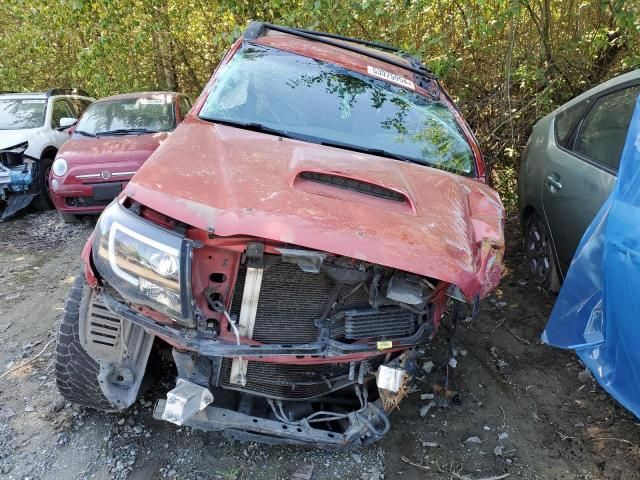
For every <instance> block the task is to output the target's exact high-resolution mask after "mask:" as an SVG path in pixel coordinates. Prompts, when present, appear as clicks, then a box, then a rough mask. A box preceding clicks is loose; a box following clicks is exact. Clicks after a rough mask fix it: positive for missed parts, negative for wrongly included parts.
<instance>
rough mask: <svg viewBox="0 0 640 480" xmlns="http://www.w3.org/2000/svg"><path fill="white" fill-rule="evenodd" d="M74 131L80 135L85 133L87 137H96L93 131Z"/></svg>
mask: <svg viewBox="0 0 640 480" xmlns="http://www.w3.org/2000/svg"><path fill="white" fill-rule="evenodd" d="M73 133H77V134H78V135H84V136H85V137H95V135H94V134H93V133H89V132H85V131H84V130H75V131H74V132H73Z"/></svg>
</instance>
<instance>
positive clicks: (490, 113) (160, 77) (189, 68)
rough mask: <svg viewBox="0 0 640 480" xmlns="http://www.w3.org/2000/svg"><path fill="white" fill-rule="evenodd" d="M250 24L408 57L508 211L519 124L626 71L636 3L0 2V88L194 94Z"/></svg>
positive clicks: (522, 128) (635, 49)
mask: <svg viewBox="0 0 640 480" xmlns="http://www.w3.org/2000/svg"><path fill="white" fill-rule="evenodd" d="M251 19H260V20H265V21H269V22H274V23H280V24H284V25H291V26H300V27H306V28H312V29H318V30H326V31H330V32H336V33H341V34H345V35H351V36H356V37H360V38H365V39H371V40H379V41H383V42H387V43H390V44H393V45H397V46H399V47H401V48H403V49H404V50H406V51H407V52H410V53H413V54H416V55H418V56H420V57H421V58H422V59H423V61H424V62H425V63H426V64H427V65H428V66H429V67H430V68H431V69H432V70H433V71H434V72H435V73H437V74H438V75H439V76H440V77H441V79H442V81H443V83H444V84H445V86H446V87H447V89H448V90H449V92H450V93H451V94H452V95H453V96H454V98H455V99H456V101H457V102H458V104H459V106H460V108H461V109H462V111H463V113H464V114H465V117H466V118H467V120H468V121H469V123H470V124H471V127H472V128H473V129H474V130H475V131H476V133H477V135H478V139H479V140H480V143H481V145H482V148H483V151H484V153H485V155H486V160H487V163H488V164H489V166H490V167H491V169H492V172H491V176H490V180H491V182H492V184H493V185H494V186H495V187H496V188H497V189H498V190H499V191H500V193H501V194H502V196H503V200H504V201H505V205H506V206H507V207H508V208H513V207H514V206H515V202H516V201H517V199H516V187H515V185H516V175H517V167H518V162H519V156H520V153H521V152H522V150H523V148H524V144H525V143H526V140H527V137H528V135H529V133H530V130H531V126H532V125H533V123H534V122H535V121H536V120H537V119H539V118H540V117H541V116H543V115H545V114H547V113H548V112H550V111H552V110H553V109H554V108H556V107H557V106H558V105H560V104H562V103H564V102H565V101H567V100H569V99H570V98H572V97H574V96H575V95H577V94H579V93H581V92H583V91H584V90H587V89H588V88H590V87H592V86H594V85H596V84H598V83H601V82H602V81H604V80H607V79H608V78H610V77H612V76H614V75H617V74H619V73H622V72H624V71H628V70H631V69H634V68H638V66H640V20H639V19H640V2H631V1H625V0H583V1H576V0H553V1H552V0H475V1H470V2H466V1H462V0H342V1H339V0H335V1H334V0H272V1H264V2H256V1H254V0H214V1H206V0H55V1H52V0H4V1H1V2H0V31H2V32H3V34H2V35H0V73H1V74H0V90H35V89H46V88H48V87H51V86H79V87H82V88H84V89H86V90H88V91H89V92H91V93H92V94H94V95H96V96H98V97H99V96H105V95H111V94H114V93H120V92H127V91H135V90H150V89H168V88H175V89H178V90H181V91H184V92H187V93H190V94H192V95H194V96H196V95H197V94H199V92H200V91H201V90H202V88H203V86H204V85H205V84H206V82H207V81H208V79H209V77H210V76H211V73H212V72H213V70H214V69H215V66H216V65H217V63H218V62H219V61H220V59H221V58H222V55H223V54H224V52H225V51H226V49H227V48H228V47H229V46H230V45H231V44H232V43H233V41H234V40H235V39H237V38H238V37H239V36H240V34H241V32H242V30H243V28H244V27H245V26H246V24H247V23H248V22H249V21H250V20H251Z"/></svg>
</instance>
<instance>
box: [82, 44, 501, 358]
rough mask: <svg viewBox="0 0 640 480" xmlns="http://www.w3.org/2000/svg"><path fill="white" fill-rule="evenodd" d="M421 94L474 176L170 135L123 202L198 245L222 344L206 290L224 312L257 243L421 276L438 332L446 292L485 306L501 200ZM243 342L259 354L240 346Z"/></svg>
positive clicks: (433, 88)
mask: <svg viewBox="0 0 640 480" xmlns="http://www.w3.org/2000/svg"><path fill="white" fill-rule="evenodd" d="M241 42H242V40H239V41H238V42H236V43H235V44H234V45H233V46H232V48H231V49H230V51H229V52H228V53H227V55H226V56H225V58H224V59H223V61H222V62H221V65H220V66H219V67H218V69H217V70H216V71H218V70H219V69H220V68H222V66H223V65H224V64H226V62H228V61H229V60H230V59H231V58H232V56H233V55H234V54H235V53H236V51H237V50H238V48H239V47H240V45H241ZM257 42H258V43H261V44H264V45H269V46H272V47H275V48H281V49H285V50H288V51H291V52H295V53H298V54H301V55H305V56H309V57H313V58H317V59H320V60H324V61H329V62H334V63H337V64H340V65H342V66H344V67H345V68H349V69H352V70H355V71H358V72H360V73H362V74H365V75H366V74H367V66H369V65H370V66H374V67H379V68H383V69H385V70H387V71H391V72H393V73H396V74H398V75H402V76H404V77H405V78H407V79H409V80H411V81H413V82H414V83H416V84H417V79H416V77H415V74H413V73H412V72H410V71H407V70H404V69H402V68H400V67H395V66H393V65H389V64H387V63H385V62H383V61H379V60H375V59H371V58H368V57H365V56H362V55H360V54H357V53H352V52H348V51H345V50H341V49H339V48H336V47H332V46H328V45H324V44H321V43H318V42H313V41H310V40H305V39H302V38H292V37H291V36H289V35H285V34H279V33H273V32H271V33H269V35H267V36H266V37H262V38H260V39H258V40H257ZM376 53H379V52H378V51H376ZM393 57H394V59H396V60H398V59H399V57H397V56H393ZM402 61H406V60H402ZM215 79H216V76H215V74H214V76H213V77H212V78H211V80H210V81H209V83H208V85H207V87H206V88H205V91H204V92H203V93H202V94H201V96H200V98H199V99H198V100H197V102H196V104H195V106H194V108H193V112H196V114H197V112H199V111H200V109H201V108H202V106H203V104H204V102H205V100H206V97H207V92H208V91H209V89H210V87H211V86H212V85H213V83H214V82H215ZM417 91H418V92H419V93H422V94H424V95H428V96H436V97H437V98H438V99H439V100H441V101H443V102H445V103H446V104H447V105H448V106H449V108H450V109H451V110H452V112H453V113H454V115H455V117H456V118H457V119H458V121H459V123H460V125H461V128H462V130H463V132H464V134H465V135H466V137H467V139H468V141H469V143H470V145H471V148H472V150H473V152H474V156H475V160H476V178H468V177H462V176H459V175H455V174H452V173H447V172H443V171H440V170H436V169H432V168H429V167H426V166H421V165H417V164H410V163H405V162H399V161H396V160H392V159H387V158H383V157H378V156H373V155H367V154H363V153H357V152H352V151H346V150H342V149H339V148H333V147H327V146H321V145H316V144H311V143H305V142H302V141H298V140H291V139H282V138H278V137H276V136H272V135H266V134H261V133H256V132H251V131H247V130H242V129H238V128H232V127H227V126H222V125H215V124H211V123H209V122H205V121H202V120H200V119H198V118H197V115H193V116H189V117H188V118H187V119H186V120H185V121H184V122H183V123H182V124H181V125H180V126H178V128H177V129H176V131H175V133H174V134H172V136H171V137H170V138H169V139H168V140H167V141H166V142H165V143H164V144H163V145H162V148H160V149H158V150H157V151H156V152H155V153H154V154H153V155H152V156H151V157H150V158H149V160H148V161H147V162H145V164H144V165H143V166H142V167H141V168H140V170H139V172H138V173H137V174H136V176H135V178H134V179H133V180H132V181H131V182H130V183H129V184H128V185H127V187H126V188H125V190H124V192H123V193H122V195H121V199H122V200H123V201H135V202H138V203H140V204H141V205H142V206H143V208H142V215H143V216H144V217H145V218H147V219H149V220H151V221H154V222H156V223H158V224H161V225H163V226H165V227H169V226H171V224H172V222H173V221H174V220H175V221H179V222H181V223H183V224H186V225H187V226H188V227H187V230H186V234H187V236H188V237H190V238H192V239H193V240H196V241H198V242H199V243H201V244H202V246H201V247H199V248H197V249H195V250H194V254H193V272H192V287H193V294H194V298H195V301H196V303H197V305H198V308H199V309H200V311H201V312H203V314H204V316H205V318H210V319H216V320H218V321H219V323H220V337H219V339H220V340H221V341H224V342H226V343H230V344H234V343H235V336H234V335H233V334H232V333H231V332H229V331H228V330H227V328H226V320H225V319H224V317H223V316H222V315H221V314H220V313H219V312H214V311H213V310H212V309H211V308H210V306H209V305H208V303H207V301H206V297H205V292H209V293H211V292H213V293H217V294H219V295H220V298H221V300H222V301H223V303H224V304H225V305H226V306H227V308H230V303H231V297H232V294H233V289H234V287H235V281H236V276H237V268H238V265H239V260H240V256H241V254H242V252H243V251H244V250H245V248H246V245H247V243H249V242H252V241H256V240H258V241H262V242H263V243H264V244H265V251H266V252H267V253H277V251H276V250H275V248H276V247H278V246H282V245H291V246H301V247H307V248H310V249H315V250H320V251H324V252H329V253H331V254H335V255H343V256H347V257H352V258H356V259H360V260H364V261H367V262H371V263H374V264H381V265H384V266H387V267H392V268H396V269H400V270H404V271H408V272H413V273H416V274H419V275H422V276H425V277H429V278H430V279H432V281H433V282H434V283H436V286H437V292H436V294H435V295H434V297H433V303H434V306H435V308H434V318H433V319H432V320H433V325H434V327H436V328H437V327H438V325H439V322H440V318H441V317H442V315H443V314H444V311H445V309H446V303H447V297H446V294H445V292H446V288H447V287H448V286H449V284H454V285H457V286H458V287H459V288H460V289H461V291H462V292H463V293H464V295H465V296H466V297H467V299H469V300H471V299H473V298H474V297H476V295H478V296H480V297H484V296H486V295H487V294H488V293H489V292H490V291H491V290H493V289H494V288H495V287H496V286H497V284H498V282H499V280H500V275H501V268H502V267H501V262H502V255H503V251H504V236H503V219H504V210H503V207H502V204H501V202H500V198H499V197H498V194H497V193H496V192H494V191H493V190H491V189H490V188H489V187H488V186H487V185H485V184H484V182H485V170H484V162H483V159H482V155H481V153H480V150H479V148H478V145H477V141H476V140H475V137H474V136H473V133H472V132H471V130H470V128H469V127H468V125H467V124H466V123H465V122H464V119H463V118H462V116H461V114H460V112H459V111H458V110H457V108H456V107H455V105H454V104H453V102H452V101H451V99H450V98H449V97H448V95H446V92H444V90H442V87H441V86H440V85H439V84H438V83H437V82H436V81H435V80H433V81H430V82H428V83H427V85H425V87H424V88H422V87H418V88H417ZM301 172H320V173H327V174H332V175H339V176H343V177H348V178H353V179H357V180H360V181H363V182H368V183H372V184H376V185H379V186H382V187H385V188H388V189H391V190H394V191H395V192H398V193H400V194H402V195H403V196H404V198H405V199H406V201H402V202H394V201H392V200H386V199H381V198H377V197H372V196H369V195H365V194H362V193H359V192H354V191H350V190H344V189H339V188H337V187H333V186H328V185H325V184H317V183H314V182H312V181H310V180H309V179H303V178H300V177H299V175H300V173H301ZM85 261H86V262H87V261H88V259H85ZM212 273H219V274H222V275H223V276H224V278H223V280H222V281H213V280H212V278H211V277H210V275H211V274H212ZM163 323H164V322H163ZM241 343H243V344H257V342H255V341H253V340H250V339H247V338H242V339H241ZM174 346H176V347H178V348H185V346H184V345H177V344H176V345H174ZM374 348H375V344H374ZM392 351H395V349H393V350H384V351H381V352H379V351H375V350H374V351H372V352H371V353H368V354H356V355H348V356H342V357H336V358H331V359H328V358H320V357H317V356H304V357H295V358H293V357H288V356H273V357H258V358H257V359H259V360H261V361H272V362H288V363H326V362H345V361H348V360H355V359H361V358H365V357H367V356H371V355H379V354H382V353H389V352H392Z"/></svg>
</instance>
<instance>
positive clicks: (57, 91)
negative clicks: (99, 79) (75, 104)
mask: <svg viewBox="0 0 640 480" xmlns="http://www.w3.org/2000/svg"><path fill="white" fill-rule="evenodd" d="M53 95H81V96H83V97H88V96H90V95H89V94H88V93H87V92H85V91H84V90H82V89H80V88H50V89H49V90H47V97H52V96H53Z"/></svg>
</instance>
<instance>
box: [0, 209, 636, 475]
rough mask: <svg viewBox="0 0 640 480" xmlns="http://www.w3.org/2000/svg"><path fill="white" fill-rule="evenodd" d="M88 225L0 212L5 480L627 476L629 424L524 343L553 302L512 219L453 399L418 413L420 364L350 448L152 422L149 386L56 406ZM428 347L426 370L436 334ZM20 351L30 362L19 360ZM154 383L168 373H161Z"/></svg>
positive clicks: (459, 340)
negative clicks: (58, 335)
mask: <svg viewBox="0 0 640 480" xmlns="http://www.w3.org/2000/svg"><path fill="white" fill-rule="evenodd" d="M92 227H93V225H92V224H91V223H89V222H88V223H84V224H80V225H74V226H67V225H63V224H62V223H61V222H60V221H59V220H58V219H57V216H56V215H55V214H54V213H53V212H50V213H45V214H37V215H36V214H27V215H25V216H23V217H21V218H18V219H16V220H13V221H11V222H8V223H4V224H0V375H1V377H0V477H1V478H7V479H25V480H26V479H60V480H72V479H84V478H94V479H111V478H114V479H124V478H129V479H155V478H175V479H203V480H204V479H221V480H236V479H252V480H257V479H297V480H309V479H318V480H320V479H333V478H341V479H343V480H348V479H363V480H368V479H374V480H375V479H383V478H384V479H395V478H407V479H422V478H429V479H474V480H475V479H481V478H485V479H486V478H495V479H498V478H507V477H510V478H523V479H633V478H640V473H639V472H640V456H639V453H640V451H639V446H640V424H638V423H636V422H637V420H636V419H635V418H634V417H633V416H632V415H630V414H628V413H627V412H625V411H624V410H623V409H622V408H620V407H619V406H617V405H616V403H615V402H614V401H613V400H612V399H611V398H609V397H608V396H607V395H606V394H605V393H604V392H603V390H602V389H600V388H599V387H598V386H597V385H596V384H595V382H594V381H593V380H592V378H591V377H590V376H589V375H587V374H585V372H584V371H583V370H584V369H583V367H581V365H580V363H579V362H578V360H577V359H576V357H575V356H574V355H573V354H571V353H568V352H563V351H557V350H553V349H551V348H549V347H547V346H544V345H541V344H540V343H539V338H540V333H541V332H542V329H543V327H544V325H545V322H546V319H547V316H548V314H549V312H550V309H551V307H552V304H553V300H554V298H553V297H551V296H548V295H546V294H545V293H543V292H541V291H539V290H538V289H536V288H534V287H532V286H531V285H530V284H529V283H528V279H527V276H526V273H525V271H524V269H523V266H522V265H523V259H522V252H521V248H520V244H519V238H518V235H517V233H513V232H515V230H513V229H512V233H511V234H510V238H509V242H508V249H507V252H508V254H507V258H506V272H505V276H504V278H503V281H502V285H501V287H500V289H499V290H498V291H497V292H496V293H495V295H494V296H493V297H492V298H491V299H489V300H487V301H485V302H484V304H483V310H482V313H481V315H480V317H479V318H478V319H477V320H476V321H474V322H462V324H461V325H460V328H459V332H458V334H457V335H456V337H455V339H454V348H455V350H456V351H457V357H456V360H457V366H456V367H455V368H454V369H451V372H452V373H451V382H452V383H451V385H452V388H453V389H455V390H457V391H458V392H459V396H460V400H461V403H460V404H459V405H455V404H453V402H452V404H451V405H450V406H448V407H442V406H436V407H434V408H431V409H430V410H429V411H428V412H426V415H424V416H421V414H420V412H421V410H422V414H425V410H426V409H427V408H426V405H428V404H429V403H430V400H429V399H426V400H421V399H420V394H421V393H424V394H429V393H431V392H432V391H433V384H434V382H437V381H439V380H440V379H441V378H439V377H440V376H441V373H431V374H425V377H424V378H423V381H421V382H417V385H418V391H416V392H415V393H412V394H411V395H410V396H409V398H408V399H407V400H406V401H405V402H404V403H403V404H402V405H401V410H400V411H396V412H395V413H394V414H393V415H392V417H391V419H392V430H391V432H390V433H389V434H388V435H387V436H386V437H385V438H384V440H383V441H382V442H380V443H378V444H376V445H375V446H373V447H370V448H368V449H365V450H361V451H359V452H356V453H352V452H344V453H327V452H322V451H312V450H304V449H300V448H289V447H273V446H264V445H255V444H248V443H244V444H240V443H234V442H230V441H228V440H225V439H224V438H223V437H222V436H221V435H218V434H215V433H205V432H200V431H192V430H190V429H188V428H179V427H177V426H174V425H172V424H169V423H166V422H159V421H156V420H153V418H152V416H151V408H152V405H153V402H154V401H155V400H156V399H157V398H161V397H163V395H164V392H166V389H167V388H171V386H170V385H168V381H167V380H166V379H165V380H164V381H165V383H166V385H165V384H162V382H160V383H159V384H156V385H155V386H154V387H153V388H152V389H151V391H149V392H148V393H147V394H146V396H145V397H144V398H142V399H140V402H139V403H138V404H136V406H135V407H132V408H131V409H130V410H129V411H127V412H124V413H122V414H104V413H100V412H96V411H92V410H88V409H83V408H79V407H76V406H73V405H70V404H67V403H65V402H64V401H63V400H62V398H61V397H60V395H59V393H58V392H57V390H56V386H55V380H54V376H53V351H54V345H53V340H54V338H55V331H56V324H57V322H58V321H59V319H60V315H61V313H62V309H63V305H64V300H65V296H66V294H67V291H68V290H69V288H70V286H71V284H72V282H73V279H74V277H75V275H77V274H78V272H79V268H80V260H79V258H80V251H81V249H82V246H83V244H84V242H85V239H86V238H87V236H88V235H89V234H90V232H91V229H92ZM440 334H441V335H439V339H438V341H437V342H436V344H434V345H433V346H432V347H431V348H430V349H429V352H428V354H429V357H430V359H431V360H432V361H433V362H434V363H435V365H436V366H435V367H434V370H433V372H441V370H440V369H439V368H438V366H439V365H442V363H443V359H444V358H445V352H446V337H447V331H446V329H443V330H442V331H441V332H440ZM24 362H30V363H28V364H27V365H25V366H24V367H22V368H18V367H20V366H21V365H23V363H24ZM169 380H170V379H169Z"/></svg>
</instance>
